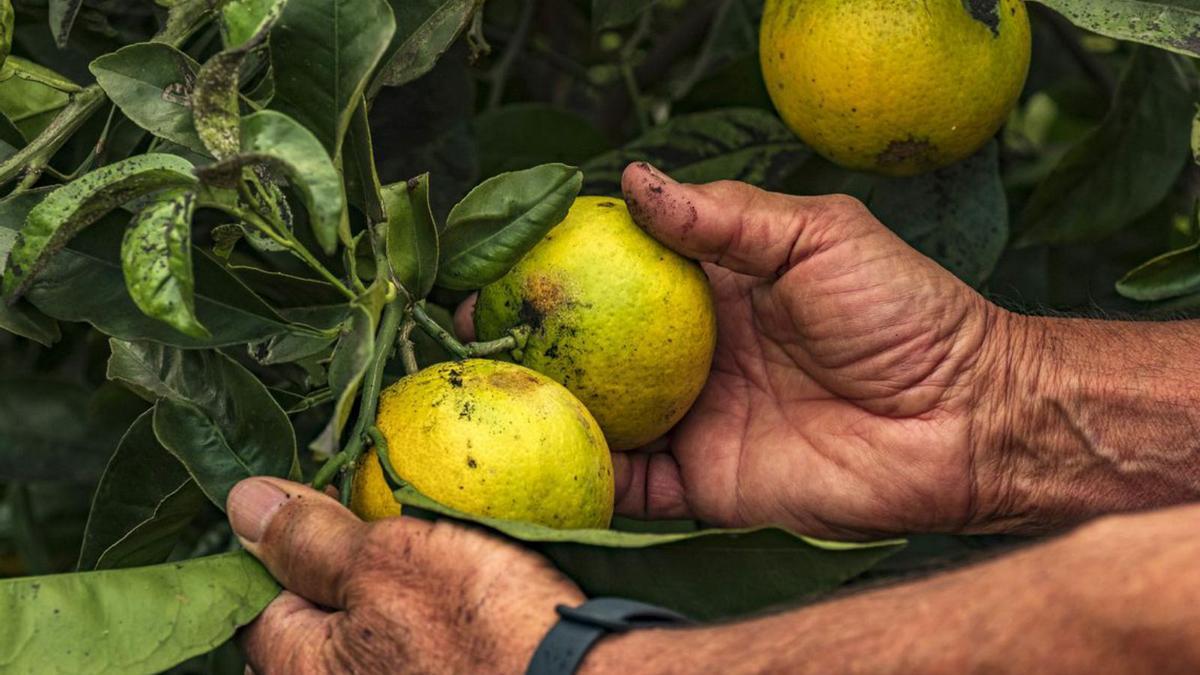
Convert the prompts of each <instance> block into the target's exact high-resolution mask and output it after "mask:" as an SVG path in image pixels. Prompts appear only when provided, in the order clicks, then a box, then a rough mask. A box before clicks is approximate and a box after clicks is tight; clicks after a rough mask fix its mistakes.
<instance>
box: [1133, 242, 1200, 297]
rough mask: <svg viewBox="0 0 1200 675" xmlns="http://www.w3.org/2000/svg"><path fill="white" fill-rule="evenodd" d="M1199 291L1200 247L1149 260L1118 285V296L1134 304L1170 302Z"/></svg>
mask: <svg viewBox="0 0 1200 675" xmlns="http://www.w3.org/2000/svg"><path fill="white" fill-rule="evenodd" d="M1198 291H1200V244H1193V245H1191V246H1188V247H1186V248H1181V249H1179V250H1177V251H1171V252H1170V253H1166V254H1164V255H1161V256H1159V257H1157V258H1154V259H1153V260H1150V261H1148V262H1146V263H1144V264H1142V265H1139V266H1138V267H1137V268H1136V269H1134V270H1132V271H1130V272H1129V274H1126V275H1125V277H1124V278H1123V279H1121V280H1120V281H1118V282H1117V292H1118V293H1120V294H1121V295H1123V296H1125V297H1127V298H1130V299H1131V300H1142V301H1146V302H1151V301H1157V300H1170V299H1171V298H1178V297H1181V296H1184V295H1190V294H1192V293H1196V292H1198Z"/></svg>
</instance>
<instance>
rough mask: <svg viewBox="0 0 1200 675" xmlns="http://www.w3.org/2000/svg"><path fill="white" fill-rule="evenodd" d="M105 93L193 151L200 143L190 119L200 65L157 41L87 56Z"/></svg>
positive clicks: (130, 115)
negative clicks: (109, 52)
mask: <svg viewBox="0 0 1200 675" xmlns="http://www.w3.org/2000/svg"><path fill="white" fill-rule="evenodd" d="M90 69H91V71H92V74H93V75H95V76H96V82H98V83H99V84H100V86H101V88H103V89H104V93H106V94H108V97H109V98H110V99H112V101H113V103H116V104H117V107H119V108H120V109H121V112H123V113H125V116H126V117H128V118H129V119H131V120H133V122H134V123H135V124H137V125H138V126H140V127H142V128H143V129H145V130H146V131H149V132H150V133H152V134H154V135H155V136H159V137H162V138H165V139H167V140H169V141H172V142H175V143H178V144H180V145H182V146H184V147H186V148H190V149H192V150H195V151H197V152H204V144H203V143H201V142H200V137H199V136H197V135H196V127H195V126H194V124H193V122H192V88H193V87H194V86H195V82H196V72H197V71H198V70H199V69H200V65H199V64H197V63H196V62H195V61H193V60H192V58H191V57H189V56H188V55H187V54H184V53H183V52H181V51H179V50H178V49H175V48H174V47H171V46H170V45H165V44H162V43H160V42H141V43H138V44H132V45H129V46H128V47H123V48H121V49H119V50H117V51H115V52H113V53H111V54H105V55H104V56H101V57H100V58H98V59H96V60H95V61H93V62H92V65H91V66H90Z"/></svg>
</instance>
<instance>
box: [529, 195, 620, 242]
mask: <svg viewBox="0 0 1200 675" xmlns="http://www.w3.org/2000/svg"><path fill="white" fill-rule="evenodd" d="M596 206H599V207H601V208H605V209H613V208H616V206H617V203H616V202H600V203H599V204H596ZM546 238H547V239H549V238H550V237H546Z"/></svg>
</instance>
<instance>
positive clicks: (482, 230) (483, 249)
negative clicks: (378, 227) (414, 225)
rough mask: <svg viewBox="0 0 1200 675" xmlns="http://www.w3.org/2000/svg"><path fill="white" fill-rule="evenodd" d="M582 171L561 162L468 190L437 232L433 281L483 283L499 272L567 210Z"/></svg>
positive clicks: (463, 285)
mask: <svg viewBox="0 0 1200 675" xmlns="http://www.w3.org/2000/svg"><path fill="white" fill-rule="evenodd" d="M582 182H583V175H582V174H581V173H580V172H579V169H576V168H575V167H572V166H566V165H565V164H544V165H542V166H538V167H534V168H532V169H526V170H525V171H515V172H512V173H505V174H500V175H499V176H496V177H494V178H489V179H488V180H486V181H484V182H483V183H481V184H480V185H479V186H478V187H476V188H475V189H474V190H471V192H470V193H468V194H467V196H466V197H464V198H463V200H462V201H461V202H459V203H458V204H457V205H455V207H454V208H453V209H451V210H450V216H449V218H448V219H447V221H446V229H445V231H444V232H442V235H441V253H440V257H439V260H438V270H437V283H438V285H440V286H444V287H446V288H452V289H456V290H470V289H475V288H482V287H483V286H486V285H488V284H490V283H492V282H493V281H495V280H497V279H499V278H500V277H502V276H504V274H505V273H506V272H508V270H509V268H511V267H512V266H513V265H515V264H516V263H517V261H519V260H520V259H521V257H522V256H524V255H525V254H526V253H528V252H529V249H531V248H533V247H534V245H536V244H537V243H538V242H539V241H541V240H542V237H543V236H545V234H546V233H547V232H549V231H550V229H551V228H553V227H554V226H555V225H557V224H559V223H560V222H561V221H562V219H563V218H564V217H566V215H567V210H568V209H570V208H571V204H572V202H574V201H575V197H576V196H577V195H578V194H579V188H580V185H581V184H582Z"/></svg>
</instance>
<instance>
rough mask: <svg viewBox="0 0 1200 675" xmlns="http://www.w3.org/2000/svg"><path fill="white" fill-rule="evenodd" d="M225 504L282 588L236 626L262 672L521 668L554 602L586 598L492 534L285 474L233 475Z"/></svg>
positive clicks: (238, 529) (535, 559)
mask: <svg viewBox="0 0 1200 675" xmlns="http://www.w3.org/2000/svg"><path fill="white" fill-rule="evenodd" d="M228 512H229V519H230V522H231V523H232V525H233V528H234V532H235V533H236V534H237V535H238V538H239V539H240V540H241V542H242V544H243V545H244V546H245V547H246V548H247V549H248V550H249V551H250V552H251V553H253V554H254V555H255V556H256V557H257V558H258V559H259V560H261V561H262V562H263V564H264V565H266V567H267V569H268V570H270V572H271V574H272V575H274V576H275V578H276V579H278V580H279V581H280V583H281V584H283V586H284V588H286V589H287V590H286V591H284V593H283V594H282V595H280V596H279V597H278V598H277V599H276V600H275V601H274V602H272V603H271V604H270V605H269V606H268V607H267V609H266V610H265V611H264V612H263V614H262V616H260V617H259V618H258V619H257V620H256V621H255V622H254V623H253V624H251V625H250V626H249V627H248V628H247V629H246V631H245V635H244V646H245V650H246V656H247V659H248V660H249V663H250V666H251V667H252V668H253V670H254V671H255V672H256V673H258V674H259V675H270V674H272V673H313V672H335V673H366V672H371V673H376V672H377V673H392V672H417V673H482V672H522V671H523V670H524V669H525V667H526V665H527V664H528V662H529V659H530V657H531V656H532V655H533V650H534V649H535V647H536V646H537V644H538V642H539V641H540V640H541V639H542V637H543V636H544V635H545V634H546V632H547V631H548V630H549V629H550V626H551V625H552V624H553V623H554V621H555V620H556V615H555V612H554V607H555V605H557V604H560V603H562V604H568V605H572V606H573V605H578V604H579V603H581V602H582V601H583V599H584V596H583V594H582V593H581V592H580V591H579V589H578V588H576V587H575V585H574V584H572V583H571V582H570V581H568V580H567V579H566V578H565V577H563V576H562V575H561V574H559V573H558V572H557V571H556V570H554V568H552V567H551V566H550V565H549V564H548V563H547V562H545V561H544V560H542V559H541V558H538V557H537V556H535V555H532V554H530V553H528V552H525V551H522V550H521V549H519V548H517V547H515V546H511V545H508V544H506V543H504V542H502V541H500V540H498V539H494V538H491V537H488V536H486V535H484V534H482V533H480V532H477V531H475V530H471V529H467V528H464V527H459V526H456V525H452V524H447V523H437V524H433V523H428V522H425V521H421V520H416V519H413V518H392V519H388V520H383V521H379V522H377V523H373V524H366V523H364V522H362V521H360V520H359V519H358V518H356V517H355V516H354V515H353V514H352V513H350V511H348V510H347V509H345V508H344V507H342V505H341V504H339V503H338V502H337V501H335V500H333V499H331V498H330V497H328V496H326V495H324V494H321V493H319V492H316V491H314V490H312V489H309V488H307V487H304V486H302V485H297V484H295V483H290V482H288V481H285V480H280V479H274V478H251V479H247V480H245V481H242V482H241V483H239V484H238V485H237V486H235V487H234V489H233V491H231V492H230V494H229V503H228Z"/></svg>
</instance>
